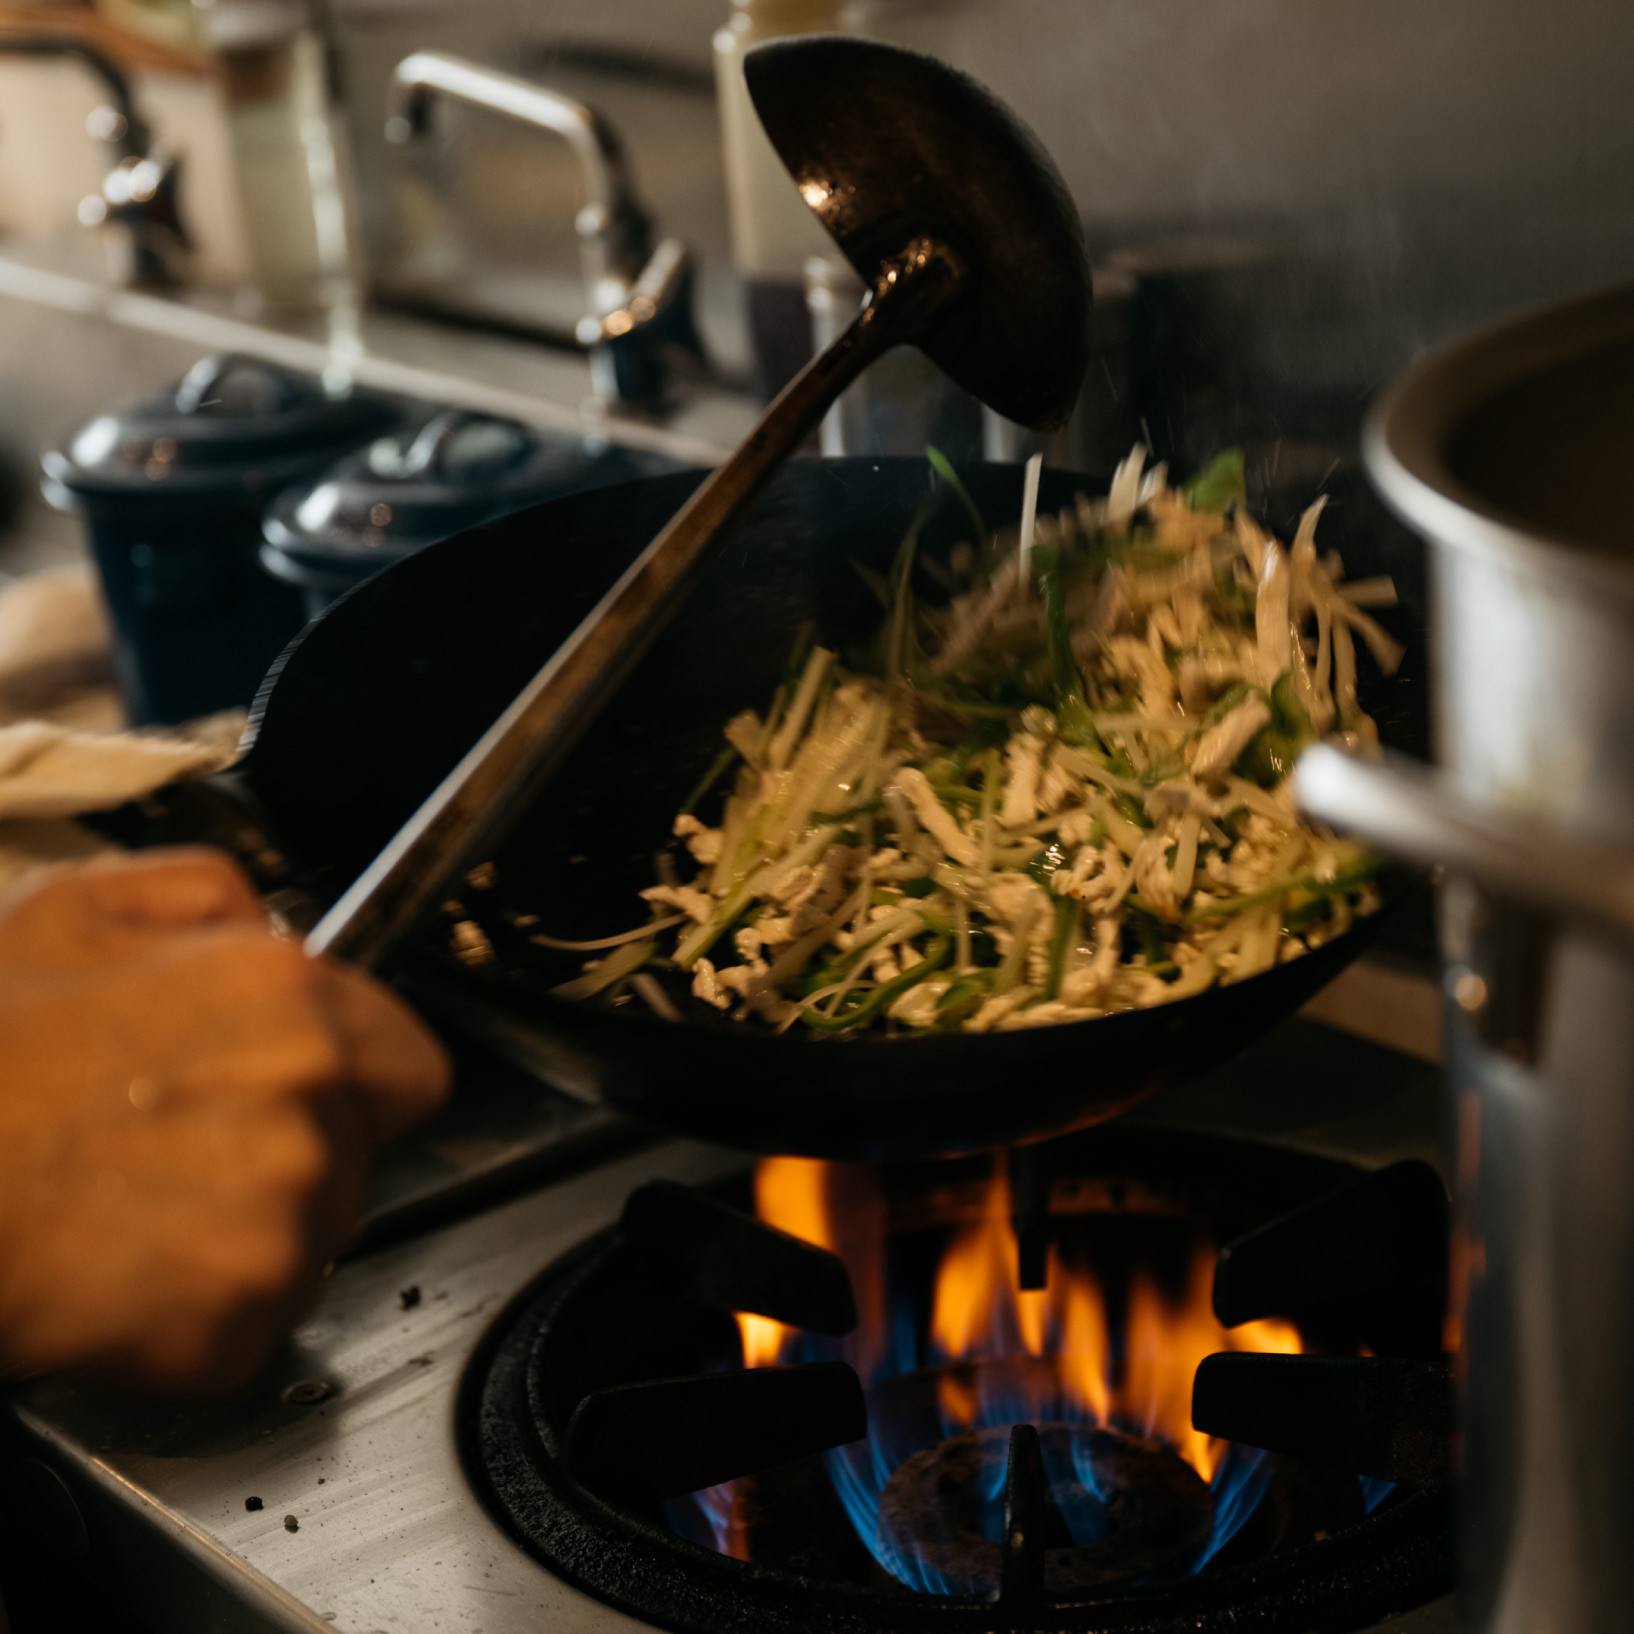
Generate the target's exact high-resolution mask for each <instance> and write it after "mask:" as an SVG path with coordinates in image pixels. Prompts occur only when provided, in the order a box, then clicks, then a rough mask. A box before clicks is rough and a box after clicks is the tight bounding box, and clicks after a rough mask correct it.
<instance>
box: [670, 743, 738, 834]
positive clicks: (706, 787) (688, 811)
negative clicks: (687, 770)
mask: <svg viewBox="0 0 1634 1634" xmlns="http://www.w3.org/2000/svg"><path fill="white" fill-rule="evenodd" d="M737 758H738V752H737V750H736V749H734V748H733V747H732V746H731V745H730V744H728V745H727V746H726V748H724V749H722V750H721V752H720V753H719V754H718V755H716V756H715V758H714V759H713V760H712V761H710V763H709V769H708V771H706V772H705V773H704V775H703V776H702V777H700V778H699V779H698V781H697V782H696V783H695V784H693V786H692V793H691V794H689V795H688V796H687V797H686V801H685V803H684V804H683V805H682V807H681V810H680V813H679V815H680V816H682V817H690V816H691V815H692V814H693V812H694V811H696V810H697V809H698V802H699V801H700V800H702V799H703V797H704V796H705V795H706V794H708V793H709V791H710V790H711V789H712V788H714V786H715V785H716V784H717V783H718V782H720V780H721V778H722V777H724V776H725V775H726V773H727V771H728V769H729V768H730V767H731V766H732V764H733V763H734V762H735V761H736V760H737Z"/></svg>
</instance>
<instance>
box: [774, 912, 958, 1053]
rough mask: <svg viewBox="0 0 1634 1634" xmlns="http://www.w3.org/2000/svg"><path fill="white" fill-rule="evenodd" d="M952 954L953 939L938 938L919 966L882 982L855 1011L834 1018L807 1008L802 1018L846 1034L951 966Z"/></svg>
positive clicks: (806, 1021) (808, 1023) (825, 1030)
mask: <svg viewBox="0 0 1634 1634" xmlns="http://www.w3.org/2000/svg"><path fill="white" fill-rule="evenodd" d="M952 951H953V938H952V936H946V935H944V936H938V937H937V938H936V939H935V940H934V941H933V942H932V943H931V945H930V948H929V949H928V951H927V952H926V954H925V957H924V958H923V959H921V960H920V961H919V963H918V964H916V965H911V966H909V968H908V969H906V970H904V971H903V972H902V974H901V975H900V976H893V977H892V978H891V980H890V981H888V982H881V983H880V984H879V986H878V987H876V988H874V990H873V991H872V992H871V993H869V995H868V997H867V998H865V999H864V1000H863V1001H862V1002H861V1003H860V1004H858V1005H856V1006H855V1007H854V1008H853V1009H850V1010H845V1011H842V1012H841V1013H840V1014H838V1015H833V1016H825V1015H824V1014H823V1013H822V1011H821V1010H815V1009H807V1011H806V1013H805V1015H804V1017H803V1018H802V1019H803V1020H804V1021H805V1023H806V1025H807V1026H808V1027H816V1028H818V1029H819V1030H821V1031H824V1032H844V1031H846V1030H847V1029H849V1028H851V1027H860V1026H861V1025H862V1024H863V1023H864V1022H866V1021H872V1020H873V1018H874V1017H875V1016H876V1015H878V1014H879V1012H880V1011H881V1010H883V1009H884V1008H885V1007H886V1006H887V1005H888V1004H890V1003H891V1001H892V1000H893V999H895V998H897V997H899V996H900V995H901V994H903V993H906V992H907V991H908V989H909V988H910V987H917V986H918V985H919V984H920V982H922V981H923V980H924V979H925V978H926V977H927V976H929V975H932V974H934V973H935V972H936V971H938V970H940V969H941V968H942V966H943V965H945V964H946V963H947V960H948V955H949V954H950V953H951V952H952Z"/></svg>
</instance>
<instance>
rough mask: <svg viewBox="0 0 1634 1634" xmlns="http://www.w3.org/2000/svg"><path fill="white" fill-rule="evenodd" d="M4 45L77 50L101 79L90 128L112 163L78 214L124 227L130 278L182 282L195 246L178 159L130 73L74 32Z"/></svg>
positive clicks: (50, 52) (34, 53)
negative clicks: (156, 131)
mask: <svg viewBox="0 0 1634 1634" xmlns="http://www.w3.org/2000/svg"><path fill="white" fill-rule="evenodd" d="M0 52H4V53H6V54H8V55H11V56H30V57H72V58H74V59H76V60H77V61H79V62H80V63H82V64H83V65H84V66H85V67H86V68H87V69H89V70H90V71H91V73H92V74H94V75H95V76H96V77H97V78H98V79H99V80H101V81H102V83H103V85H104V86H105V87H106V88H107V92H108V102H107V104H106V105H105V106H103V107H100V108H97V109H96V110H95V111H94V112H93V113H92V114H91V116H90V118H89V120H87V122H86V130H87V133H88V134H89V135H90V136H92V137H94V138H95V139H96V140H98V141H102V142H106V143H107V144H108V146H109V147H110V148H112V150H113V153H114V165H113V168H112V169H111V170H110V171H109V172H108V174H107V175H106V176H105V177H103V180H102V190H101V192H100V193H92V194H90V195H89V196H88V197H86V198H84V199H82V200H81V201H80V206H79V219H80V220H81V221H82V222H84V223H85V225H86V226H88V227H97V226H101V225H103V224H105V223H112V224H114V225H117V226H120V227H122V228H124V229H125V233H126V237H127V241H128V246H129V254H128V257H127V258H126V261H125V265H124V267H123V268H122V269H121V276H122V278H123V280H124V281H125V282H129V283H132V284H136V285H139V286H146V287H157V288H163V287H166V286H169V285H172V284H175V283H178V282H180V279H179V277H178V273H177V266H178V263H179V262H180V260H181V259H182V258H183V257H184V256H185V255H186V253H187V251H188V250H189V249H190V248H191V244H190V241H189V238H188V233H187V229H186V227H185V226H184V225H183V223H182V219H181V214H180V212H179V210H178V209H177V204H176V184H177V179H178V175H179V173H180V164H179V161H177V160H175V159H173V158H169V157H166V156H165V155H163V154H161V153H160V152H159V151H158V150H157V148H156V147H155V146H154V142H153V132H152V131H151V130H150V128H149V127H148V124H147V122H146V121H145V120H144V119H143V118H142V117H141V116H140V114H138V112H137V109H136V99H135V98H134V97H133V96H132V94H131V88H130V81H129V80H127V79H126V77H125V75H124V73H123V71H122V70H121V69H120V67H119V65H118V64H117V63H116V62H114V61H113V59H112V58H111V57H109V56H107V55H105V54H104V53H103V52H101V51H99V50H98V49H97V48H96V47H95V46H94V45H92V44H91V43H90V42H89V41H87V40H82V39H80V38H79V37H78V36H76V35H73V34H20V33H15V34H5V33H0Z"/></svg>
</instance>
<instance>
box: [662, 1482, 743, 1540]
mask: <svg viewBox="0 0 1634 1634" xmlns="http://www.w3.org/2000/svg"><path fill="white" fill-rule="evenodd" d="M736 1485H737V1483H736V1482H735V1481H727V1482H724V1483H723V1484H722V1485H720V1486H706V1487H704V1488H702V1489H701V1490H700V1491H697V1492H689V1493H687V1494H686V1495H685V1496H684V1497H680V1498H666V1499H665V1500H664V1506H663V1507H664V1522H665V1524H666V1525H667V1526H668V1527H669V1529H670V1531H672V1532H673V1533H674V1534H675V1535H676V1536H677V1537H681V1538H685V1539H686V1540H687V1542H688V1543H696V1544H700V1545H701V1546H702V1547H703V1548H705V1549H713V1550H714V1551H715V1552H716V1553H717V1554H722V1555H729V1554H731V1553H732V1490H733V1488H734V1487H735V1486H736Z"/></svg>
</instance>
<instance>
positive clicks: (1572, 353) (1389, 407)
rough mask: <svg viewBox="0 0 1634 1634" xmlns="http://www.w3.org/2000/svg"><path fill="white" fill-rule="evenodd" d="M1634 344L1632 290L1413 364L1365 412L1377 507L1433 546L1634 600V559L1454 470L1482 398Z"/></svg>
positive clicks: (1574, 303) (1500, 325) (1548, 311)
mask: <svg viewBox="0 0 1634 1634" xmlns="http://www.w3.org/2000/svg"><path fill="white" fill-rule="evenodd" d="M1629 340H1634V284H1621V285H1618V286H1617V287H1615V288H1613V289H1608V290H1602V291H1599V292H1597V293H1595V294H1592V295H1587V296H1582V297H1579V298H1577V299H1575V300H1571V301H1566V302H1557V303H1552V304H1551V305H1549V306H1546V307H1541V308H1537V309H1535V310H1533V311H1529V312H1525V313H1522V314H1521V315H1520V316H1518V317H1511V318H1507V319H1504V320H1501V321H1499V322H1497V323H1494V324H1491V325H1489V326H1488V327H1486V328H1483V329H1480V330H1477V331H1476V332H1475V333H1474V334H1471V335H1466V336H1463V337H1461V338H1460V339H1458V340H1455V341H1452V342H1450V343H1449V344H1447V345H1444V346H1441V347H1439V348H1437V349H1436V350H1434V351H1433V352H1431V353H1430V354H1429V355H1428V356H1427V357H1425V358H1423V359H1421V360H1420V361H1419V362H1417V363H1415V364H1413V365H1412V366H1411V367H1410V368H1409V369H1408V370H1407V371H1406V372H1405V373H1404V374H1402V375H1401V376H1399V377H1398V378H1397V380H1396V381H1395V382H1394V383H1393V384H1392V385H1391V386H1390V387H1389V388H1388V389H1387V390H1386V392H1385V394H1384V396H1383V397H1381V398H1380V399H1379V401H1378V402H1377V403H1376V404H1375V405H1374V406H1373V408H1372V410H1371V411H1370V412H1369V414H1368V416H1367V420H1366V422H1365V424H1364V426H1363V428H1362V458H1363V463H1364V464H1365V466H1366V468H1367V472H1368V475H1369V476H1370V477H1371V478H1372V479H1373V483H1374V485H1375V486H1376V487H1377V488H1378V490H1379V492H1380V493H1381V494H1382V495H1383V497H1384V500H1385V503H1386V504H1387V505H1389V507H1390V508H1391V509H1392V510H1393V511H1394V512H1395V513H1396V514H1397V515H1398V516H1399V517H1400V518H1401V519H1402V521H1404V522H1405V523H1407V524H1408V526H1410V527H1411V528H1413V529H1414V530H1415V531H1416V532H1418V533H1420V534H1422V535H1424V537H1425V538H1426V539H1428V540H1429V541H1430V542H1431V543H1432V544H1436V545H1450V546H1454V547H1456V548H1458V549H1461V550H1468V551H1471V552H1473V553H1474V554H1476V555H1477V556H1479V557H1482V558H1485V559H1487V560H1489V561H1495V562H1497V563H1500V564H1505V565H1509V566H1513V567H1520V568H1524V569H1529V570H1531V571H1533V572H1541V573H1545V574H1548V575H1550V576H1552V577H1553V576H1558V575H1559V574H1560V573H1561V572H1562V571H1563V570H1564V571H1565V572H1566V573H1567V574H1569V575H1570V577H1571V579H1572V580H1573V581H1574V582H1575V583H1577V584H1578V585H1580V586H1582V587H1584V588H1588V589H1592V590H1594V591H1596V592H1610V593H1612V594H1615V595H1617V596H1618V597H1620V598H1622V599H1626V600H1634V558H1624V557H1620V556H1617V555H1613V554H1612V553H1611V552H1610V551H1608V550H1606V549H1605V548H1604V547H1603V546H1600V545H1595V544H1590V543H1588V542H1586V541H1584V540H1581V539H1575V538H1572V537H1570V536H1568V535H1567V534H1565V533H1561V534H1553V533H1549V532H1545V531H1543V530H1541V529H1540V528H1538V527H1537V526H1536V525H1535V524H1533V523H1530V522H1527V521H1524V520H1522V519H1521V518H1520V517H1518V516H1516V515H1514V514H1513V513H1512V512H1509V511H1506V510H1505V509H1504V508H1503V507H1502V506H1500V505H1497V504H1495V503H1493V502H1492V501H1491V500H1489V499H1485V498H1483V497H1481V496H1480V495H1478V494H1476V493H1475V492H1474V491H1473V490H1471V489H1470V488H1469V487H1468V486H1467V485H1466V484H1464V483H1463V482H1461V481H1460V480H1459V479H1458V478H1457V477H1456V476H1455V475H1454V474H1453V472H1452V470H1451V469H1450V467H1449V465H1448V462H1447V458H1446V453H1447V445H1448V441H1449V439H1450V436H1451V434H1452V433H1453V431H1454V430H1455V429H1456V428H1457V427H1458V426H1460V425H1461V424H1462V423H1463V422H1464V421H1465V420H1466V419H1467V418H1468V416H1469V414H1470V413H1471V411H1472V410H1473V409H1474V408H1476V406H1477V405H1479V404H1480V403H1482V402H1483V401H1485V400H1487V399H1489V398H1490V397H1492V396H1493V395H1494V394H1496V393H1498V392H1500V391H1502V390H1504V389H1505V388H1507V387H1513V386H1516V385H1519V384H1520V383H1521V382H1523V381H1524V380H1526V379H1527V378H1529V377H1531V376H1534V375H1536V374H1538V373H1540V372H1541V371H1543V370H1544V369H1547V368H1550V367H1553V366H1557V365H1560V364H1563V363H1567V362H1569V361H1573V360H1575V359H1578V358H1581V357H1583V356H1585V355H1587V354H1589V353H1591V352H1593V351H1594V350H1596V349H1597V348H1599V347H1601V346H1604V345H1606V344H1608V343H1610V342H1616V341H1629Z"/></svg>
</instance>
